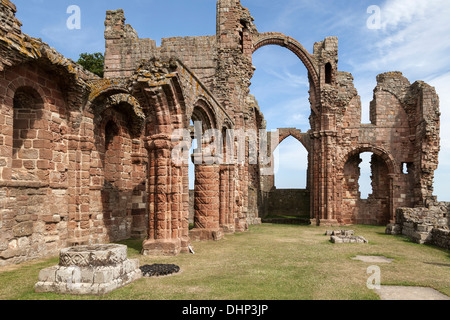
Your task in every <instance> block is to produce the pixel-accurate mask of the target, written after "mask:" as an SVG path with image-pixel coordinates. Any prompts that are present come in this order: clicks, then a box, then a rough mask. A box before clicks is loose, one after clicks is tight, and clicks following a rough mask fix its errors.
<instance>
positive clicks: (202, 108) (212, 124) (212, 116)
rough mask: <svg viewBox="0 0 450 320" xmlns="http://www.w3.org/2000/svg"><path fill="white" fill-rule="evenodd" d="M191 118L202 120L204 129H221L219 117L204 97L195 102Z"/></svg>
mask: <svg viewBox="0 0 450 320" xmlns="http://www.w3.org/2000/svg"><path fill="white" fill-rule="evenodd" d="M189 120H193V121H201V122H202V128H203V131H205V130H208V129H219V119H218V117H217V115H216V113H215V111H214V109H213V108H212V107H211V105H210V104H209V103H208V102H207V101H206V100H205V99H203V98H199V99H198V100H197V102H196V103H195V104H194V108H193V110H192V114H191V115H190V116H189Z"/></svg>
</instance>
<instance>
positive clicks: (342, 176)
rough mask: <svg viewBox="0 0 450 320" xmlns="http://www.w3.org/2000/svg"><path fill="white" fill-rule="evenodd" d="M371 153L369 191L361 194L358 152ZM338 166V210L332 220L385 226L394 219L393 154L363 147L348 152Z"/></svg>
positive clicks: (394, 172) (394, 165)
mask: <svg viewBox="0 0 450 320" xmlns="http://www.w3.org/2000/svg"><path fill="white" fill-rule="evenodd" d="M363 153H370V154H371V155H372V156H371V163H370V165H371V167H370V168H371V172H372V176H371V185H372V193H371V194H370V195H369V197H368V198H367V199H362V198H361V194H360V186H359V179H360V166H359V165H360V163H361V161H362V160H361V158H360V155H361V154H363ZM341 164H342V165H341V166H340V167H339V171H338V172H340V173H339V174H338V181H340V188H341V190H340V194H341V195H342V199H341V204H342V205H341V211H340V212H339V213H338V214H336V216H335V219H336V220H337V221H338V222H339V223H340V224H367V225H386V224H388V223H389V222H390V221H392V220H393V219H394V216H395V215H394V212H393V210H394V207H393V198H394V179H395V175H396V174H397V166H396V164H395V161H394V159H393V158H392V156H391V155H390V154H389V153H388V152H387V151H385V150H383V149H381V148H376V147H370V146H362V147H359V148H356V149H354V150H352V151H351V152H349V153H348V154H347V155H346V156H345V157H344V159H343V161H342V163H341Z"/></svg>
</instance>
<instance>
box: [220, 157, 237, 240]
mask: <svg viewBox="0 0 450 320" xmlns="http://www.w3.org/2000/svg"><path fill="white" fill-rule="evenodd" d="M232 169H233V170H232ZM232 173H234V166H232V165H221V166H220V227H221V228H222V229H223V231H224V232H225V233H234V231H235V220H234V211H233V210H234V207H233V201H234V200H233V198H234V197H233V195H234V187H233V186H234V183H233V182H234V179H233V176H232Z"/></svg>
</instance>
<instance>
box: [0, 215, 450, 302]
mask: <svg viewBox="0 0 450 320" xmlns="http://www.w3.org/2000/svg"><path fill="white" fill-rule="evenodd" d="M327 229H329V228H326V227H315V226H293V225H271V224H263V225H260V226H252V227H251V228H250V231H249V232H246V233H239V234H234V235H226V237H225V239H224V240H221V241H219V242H195V243H193V247H194V250H195V254H194V255H192V254H181V255H179V256H177V257H148V256H141V255H140V249H141V241H140V240H129V241H124V242H121V243H123V244H126V245H128V256H129V258H133V259H135V258H138V259H139V260H140V263H141V265H144V264H153V263H170V264H172V263H173V264H177V265H178V266H180V267H181V269H182V272H181V273H179V274H177V275H174V276H169V277H162V278H142V279H140V280H138V281H135V282H133V283H132V284H130V285H128V286H126V287H124V288H121V289H118V290H116V291H114V292H112V293H110V294H108V295H106V296H102V297H97V296H82V297H79V296H68V295H65V296H61V295H56V294H37V293H35V292H34V284H35V283H36V282H37V281H38V275H39V271H40V270H41V269H43V268H46V267H50V266H53V265H56V264H57V263H58V257H55V258H51V259H46V260H40V261H34V262H28V263H24V264H22V265H19V266H11V267H4V268H0V299H2V300H29V299H32V300H40V299H42V300H63V299H76V300H85V299H89V300H109V299H114V300H146V299H149V300H279V299H283V300H372V299H379V298H378V296H377V295H376V294H375V293H374V292H373V291H372V290H369V289H368V288H367V286H366V282H367V279H368V277H369V275H368V274H367V268H368V267H369V266H370V265H371V264H369V263H364V262H360V261H355V260H352V259H351V258H352V257H354V256H356V255H382V256H385V257H388V258H392V259H395V261H394V262H393V263H392V264H379V265H378V266H379V267H380V268H381V281H382V284H383V285H407V286H426V287H432V288H434V289H436V290H438V291H440V292H442V293H444V294H446V295H449V296H450V251H448V250H443V249H439V248H436V247H432V246H425V245H418V244H414V243H412V242H410V241H409V240H408V239H406V238H405V237H402V236H390V235H385V234H384V230H385V227H372V226H353V227H351V228H346V229H352V230H355V233H356V235H360V236H363V237H365V238H366V239H368V240H369V244H332V243H330V241H329V237H327V236H325V235H324V233H325V230H327Z"/></svg>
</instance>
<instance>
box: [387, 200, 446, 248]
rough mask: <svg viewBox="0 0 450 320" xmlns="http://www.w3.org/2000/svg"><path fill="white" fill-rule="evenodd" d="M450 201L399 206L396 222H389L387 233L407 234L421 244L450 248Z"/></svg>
mask: <svg viewBox="0 0 450 320" xmlns="http://www.w3.org/2000/svg"><path fill="white" fill-rule="evenodd" d="M449 211H450V203H448V202H432V203H431V204H429V205H428V207H423V208H414V209H413V208H399V209H397V214H396V223H395V224H389V225H388V226H387V228H386V233H387V234H392V235H399V234H402V235H405V236H407V237H408V238H410V239H411V240H412V241H414V242H416V243H420V244H431V245H436V246H438V247H441V248H444V249H450V221H449V218H448V214H449Z"/></svg>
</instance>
